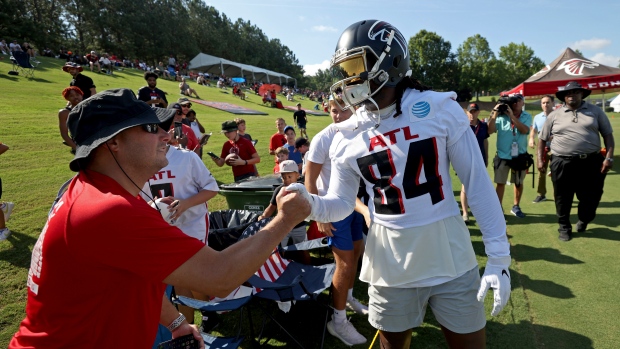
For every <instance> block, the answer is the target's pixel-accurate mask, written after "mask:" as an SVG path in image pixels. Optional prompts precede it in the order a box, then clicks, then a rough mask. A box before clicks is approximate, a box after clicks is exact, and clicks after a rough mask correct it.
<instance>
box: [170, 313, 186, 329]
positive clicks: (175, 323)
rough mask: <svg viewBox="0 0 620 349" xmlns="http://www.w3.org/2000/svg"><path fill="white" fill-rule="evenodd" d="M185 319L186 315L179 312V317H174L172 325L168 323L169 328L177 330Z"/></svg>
mask: <svg viewBox="0 0 620 349" xmlns="http://www.w3.org/2000/svg"><path fill="white" fill-rule="evenodd" d="M183 321H185V315H183V314H179V317H178V318H176V319H174V321H172V323H171V324H170V325H168V330H169V331H170V332H172V331H174V330H176V329H177V328H178V327H179V326H181V324H182V323H183Z"/></svg>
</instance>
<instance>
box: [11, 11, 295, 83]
mask: <svg viewBox="0 0 620 349" xmlns="http://www.w3.org/2000/svg"><path fill="white" fill-rule="evenodd" d="M0 8H1V9H2V11H0V38H5V39H6V40H7V42H9V40H13V39H17V40H18V42H19V43H20V44H21V43H22V42H24V41H26V42H30V43H31V44H33V45H34V46H35V47H36V48H37V50H39V51H43V49H45V48H50V49H51V50H52V51H53V52H55V53H58V50H59V49H60V48H64V49H66V50H71V51H73V52H79V53H81V54H82V55H84V54H85V53H86V52H90V51H91V50H95V51H97V52H107V53H114V54H115V55H116V56H117V57H119V58H121V57H127V58H129V59H136V58H137V59H140V60H143V61H145V62H147V63H148V64H151V65H152V64H156V63H157V62H159V61H162V60H165V58H166V57H168V56H169V55H170V54H172V55H174V56H175V57H176V58H177V61H185V60H187V61H189V60H191V59H192V58H193V57H194V56H196V55H197V54H198V53H200V52H204V53H208V54H210V55H213V56H217V57H222V58H225V59H229V60H232V61H235V62H239V63H244V64H250V65H254V66H257V67H261V68H265V69H269V70H273V71H277V72H279V73H283V74H286V75H289V76H291V77H295V78H301V77H302V75H303V67H302V66H301V65H299V61H298V60H297V58H296V57H295V54H294V53H293V52H292V51H291V50H290V49H289V48H288V47H287V46H286V45H284V44H282V42H280V40H279V39H277V38H273V39H269V38H268V37H267V36H266V35H265V33H263V31H262V30H261V29H260V28H258V27H257V26H256V25H253V24H252V23H250V22H249V21H247V22H246V21H244V20H242V19H238V20H236V21H234V22H233V21H232V20H231V19H230V18H228V17H227V16H226V15H225V14H224V13H219V12H218V11H217V10H216V9H215V8H214V7H212V6H208V5H206V4H205V3H204V2H203V1H201V0H142V1H133V0H0ZM164 64H167V62H166V61H164Z"/></svg>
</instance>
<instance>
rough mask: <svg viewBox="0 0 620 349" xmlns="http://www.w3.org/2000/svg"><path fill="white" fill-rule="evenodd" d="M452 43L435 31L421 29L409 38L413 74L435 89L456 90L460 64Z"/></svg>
mask: <svg viewBox="0 0 620 349" xmlns="http://www.w3.org/2000/svg"><path fill="white" fill-rule="evenodd" d="M451 49H452V45H451V44H450V42H449V41H445V40H444V39H443V38H442V37H441V36H439V35H437V34H436V33H434V32H429V31H426V30H424V29H423V30H420V31H419V32H418V33H417V34H416V35H415V36H412V37H411V38H410V39H409V53H410V55H411V56H410V65H411V69H412V73H413V76H414V77H416V78H417V79H419V80H421V81H422V82H423V83H424V84H426V85H429V86H432V87H433V89H435V90H443V91H445V90H456V89H457V88H458V80H459V66H458V62H457V59H456V55H455V54H454V53H452V52H450V50H451Z"/></svg>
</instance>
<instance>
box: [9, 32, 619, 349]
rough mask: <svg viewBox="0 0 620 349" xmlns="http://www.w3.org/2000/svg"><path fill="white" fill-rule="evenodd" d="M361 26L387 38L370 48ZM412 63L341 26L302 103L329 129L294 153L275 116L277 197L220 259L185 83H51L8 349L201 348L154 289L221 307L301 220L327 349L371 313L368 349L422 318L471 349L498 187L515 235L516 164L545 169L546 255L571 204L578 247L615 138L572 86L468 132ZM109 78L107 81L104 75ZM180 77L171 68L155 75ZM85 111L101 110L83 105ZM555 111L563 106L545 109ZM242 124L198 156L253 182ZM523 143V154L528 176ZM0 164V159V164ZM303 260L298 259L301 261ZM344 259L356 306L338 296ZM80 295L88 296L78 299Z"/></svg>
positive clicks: (497, 226) (504, 278) (499, 282)
mask: <svg viewBox="0 0 620 349" xmlns="http://www.w3.org/2000/svg"><path fill="white" fill-rule="evenodd" d="M377 25H380V26H381V28H383V29H384V30H385V31H386V33H389V34H388V35H387V37H385V36H384V37H379V36H371V35H367V34H368V33H370V32H371V31H372V30H373V28H375V26H377ZM0 48H2V46H0ZM386 53H389V54H386ZM408 55H409V52H408V49H407V42H406V41H405V38H404V36H403V35H402V34H401V33H400V32H399V31H398V29H396V28H395V27H393V26H392V25H390V24H389V23H386V22H379V21H371V20H368V21H360V22H356V23H354V24H352V25H350V26H349V27H347V28H346V29H345V30H344V32H343V33H342V35H341V37H340V39H339V40H338V43H337V47H336V51H335V54H334V57H333V58H332V60H331V64H332V68H333V69H332V70H333V71H336V72H340V73H341V74H342V75H341V76H338V77H337V80H338V81H337V82H336V83H335V84H334V85H333V86H332V88H331V91H330V92H331V93H330V94H329V95H327V94H322V93H319V94H313V93H311V92H310V93H309V94H306V93H307V92H308V91H305V92H304V91H298V92H299V93H300V94H302V95H306V96H307V98H310V96H311V95H312V98H313V99H316V101H317V102H319V103H325V104H326V107H327V108H328V110H329V113H330V115H331V118H332V121H333V123H332V124H330V125H329V126H328V127H326V128H325V129H323V130H322V131H321V132H319V133H318V134H317V135H315V137H314V138H313V139H312V142H310V140H309V139H308V134H307V133H306V127H307V122H308V118H307V115H306V113H305V111H304V110H303V108H302V107H301V104H297V107H298V108H297V111H296V112H295V113H294V116H293V124H294V125H293V126H291V125H287V124H286V121H285V120H284V119H282V118H278V119H277V120H276V122H275V126H276V129H277V132H275V133H274V134H273V135H272V136H271V138H270V141H269V154H270V155H273V156H274V162H275V166H274V171H273V172H274V173H278V174H279V176H280V177H281V179H282V182H283V184H282V185H281V186H279V187H278V188H277V189H276V190H275V192H274V194H273V197H272V199H271V200H270V203H269V205H268V206H267V208H266V209H265V210H264V211H263V212H262V213H261V217H260V218H266V217H271V216H274V218H273V220H271V222H270V223H268V224H267V225H266V226H265V227H264V228H263V229H262V231H261V233H259V234H256V235H254V236H252V237H250V238H248V239H245V240H242V241H240V242H238V243H236V244H234V245H232V246H231V247H229V248H227V249H225V250H224V251H222V252H215V251H214V250H213V249H211V248H209V246H208V239H207V234H208V226H209V225H208V222H207V221H206V220H207V219H208V201H209V200H210V199H211V198H213V197H214V196H215V195H216V194H217V192H218V190H219V189H218V186H217V182H216V181H215V179H214V178H213V176H212V174H211V172H210V171H209V170H208V169H207V166H206V165H205V162H204V161H203V160H202V159H201V158H202V156H203V152H202V148H203V146H204V145H205V144H206V142H208V141H209V136H210V135H211V134H206V130H205V129H204V127H203V126H202V124H201V123H200V121H199V120H198V118H197V115H196V111H195V110H193V109H192V103H191V101H190V100H189V99H188V98H187V96H190V95H192V94H194V95H195V96H196V97H197V98H199V97H198V95H197V94H196V91H195V90H193V89H192V88H190V87H189V85H187V82H186V81H185V80H184V78H182V80H181V81H180V85H179V89H180V92H181V93H182V94H183V95H184V96H183V97H181V98H179V99H178V100H177V101H176V102H169V101H168V99H167V97H166V93H165V92H164V91H162V90H160V89H158V88H157V80H158V78H160V77H161V76H162V75H164V74H163V70H162V72H161V73H162V74H158V72H157V69H150V68H149V69H145V73H144V79H145V82H146V86H143V87H141V88H140V89H139V90H138V91H137V94H136V93H134V92H133V91H131V90H129V89H122V88H121V89H112V90H107V91H103V92H99V93H97V91H96V86H95V84H94V82H93V80H92V79H91V78H89V77H87V76H85V75H83V74H82V72H83V70H84V69H83V68H82V66H81V65H80V64H79V63H78V62H75V61H68V62H67V63H66V64H65V65H64V66H63V68H62V69H63V71H65V72H67V73H69V74H70V75H71V77H72V80H71V82H70V84H69V85H70V86H69V87H67V88H65V89H64V90H63V91H62V96H63V98H64V99H65V100H66V101H67V105H66V107H65V108H64V109H61V110H60V111H59V113H58V118H59V130H60V134H61V137H62V139H63V141H64V143H65V144H66V145H67V146H69V147H70V148H71V151H72V153H74V158H73V160H72V161H71V162H70V163H69V168H70V169H71V170H72V171H75V172H76V176H75V177H74V178H73V179H72V180H71V182H70V183H69V185H68V187H67V189H66V192H64V194H62V196H61V197H59V198H58V200H57V201H56V203H55V205H54V207H53V208H52V210H51V212H50V214H49V216H48V220H47V223H46V225H45V227H44V228H43V231H42V233H41V235H40V236H39V239H38V240H37V242H36V244H35V246H34V250H33V255H32V261H31V268H30V272H29V274H28V280H27V286H28V291H27V293H28V301H27V305H26V317H25V319H24V320H23V321H22V323H21V324H20V327H19V330H18V332H17V333H16V334H15V336H14V337H13V338H12V340H11V342H10V344H9V348H23V347H35V348H36V347H41V348H43V347H45V348H47V347H75V346H83V347H115V346H117V345H118V343H119V340H122V343H123V346H126V347H139V348H147V347H149V346H151V345H152V344H153V341H154V339H155V333H156V329H157V325H158V324H159V325H161V326H163V327H165V328H167V329H168V331H169V333H170V335H171V336H172V337H173V338H177V337H180V336H183V335H192V336H193V337H194V338H195V339H197V340H199V341H202V339H201V337H200V334H199V331H198V328H197V327H196V326H195V325H192V324H193V323H194V319H193V315H194V312H193V310H192V309H188V308H179V309H178V310H177V309H175V307H174V306H173V305H172V304H171V303H170V301H169V300H168V298H167V297H165V296H164V290H165V288H166V285H172V286H174V287H175V290H176V294H177V295H186V296H190V297H194V298H198V299H203V300H207V299H209V298H210V297H212V296H217V297H226V296H227V295H228V294H229V293H230V292H231V291H232V290H233V289H235V288H236V287H238V286H239V285H241V284H242V283H243V282H245V281H246V280H247V279H248V277H250V276H251V275H252V274H253V273H254V272H256V270H257V269H258V268H259V267H260V266H261V265H262V264H263V262H264V261H265V260H266V259H267V258H268V257H269V255H270V254H271V253H272V251H273V248H274V246H276V245H278V244H282V245H288V244H292V243H298V242H303V241H305V240H307V226H306V223H305V220H306V219H310V220H312V221H315V222H316V226H317V229H318V231H319V232H321V233H322V234H323V235H325V236H328V237H329V244H330V246H331V248H332V252H333V255H334V259H335V262H336V271H335V273H334V276H333V280H332V284H333V293H332V304H333V314H332V316H331V319H330V321H329V322H328V323H327V330H328V331H329V333H330V334H331V335H333V336H334V337H336V338H338V339H339V340H341V341H342V342H343V343H344V344H346V345H349V346H352V345H360V344H363V343H366V342H367V338H365V337H364V336H363V335H361V334H360V333H359V332H358V331H357V329H355V327H354V326H353V325H352V323H351V322H350V321H349V319H348V318H347V312H346V311H347V309H348V310H351V311H353V312H355V313H356V314H357V315H360V316H367V317H368V321H369V323H370V324H371V325H372V326H373V327H374V328H376V329H377V330H378V331H379V335H380V337H379V338H380V343H381V347H382V348H408V347H409V346H410V342H411V339H412V329H413V328H416V327H418V326H420V325H421V324H422V322H423V320H424V315H425V310H426V308H427V307H430V309H431V310H432V313H433V314H434V316H435V318H436V319H437V322H438V323H439V325H440V327H441V329H442V332H443V334H444V336H445V339H446V342H447V344H448V346H449V347H451V348H484V347H485V345H486V344H485V343H486V339H485V336H486V333H485V326H486V315H485V311H484V298H485V296H486V293H487V291H488V290H489V289H492V290H493V293H494V294H493V308H492V310H491V315H492V316H496V315H498V314H499V313H500V312H501V311H502V309H503V308H504V307H505V306H506V304H507V303H508V300H509V297H510V292H511V286H510V283H511V278H510V270H509V267H510V264H511V256H510V244H509V243H508V238H507V235H506V220H505V218H504V213H503V211H504V210H503V208H502V201H503V196H504V192H505V186H506V183H507V182H508V181H510V183H512V184H513V194H514V197H513V204H512V207H511V209H510V213H511V214H513V215H514V216H516V217H518V218H520V219H524V218H526V215H525V213H523V212H522V210H521V208H520V202H521V200H522V199H523V198H522V196H523V182H524V178H525V173H526V171H527V168H529V167H530V166H532V164H535V165H536V167H537V168H538V170H539V173H542V175H540V176H539V185H538V188H537V194H538V196H537V197H536V198H534V203H539V202H542V201H545V200H546V196H547V190H546V184H545V183H546V179H547V176H546V174H547V168H550V172H551V181H552V183H553V188H554V195H553V197H554V201H555V205H556V211H557V216H558V225H559V228H558V231H559V239H561V240H563V241H569V240H571V237H572V231H573V229H572V226H571V221H570V212H571V206H572V202H573V199H574V196H575V195H577V198H578V199H579V207H578V212H577V215H578V219H579V221H578V223H577V225H576V229H575V231H576V232H583V231H585V230H586V229H587V226H588V224H589V223H590V222H592V220H593V219H594V218H595V215H596V209H597V206H598V204H599V202H600V200H601V196H602V193H603V186H604V180H605V176H606V174H607V172H608V171H609V170H610V169H611V168H612V166H613V154H614V147H615V145H614V138H613V131H612V129H611V125H610V123H609V119H608V118H607V116H606V115H605V113H604V112H603V111H601V110H600V108H598V107H596V106H594V105H592V104H590V103H587V102H585V101H584V100H583V99H584V98H585V97H587V96H588V95H589V93H590V91H589V90H588V89H585V88H583V87H582V86H581V85H579V84H578V83H576V82H570V83H568V84H567V85H566V86H565V87H564V88H563V89H562V90H560V91H558V92H557V93H556V94H555V96H552V95H549V96H545V97H544V98H542V100H541V107H542V109H543V112H542V113H540V114H539V115H536V117H532V115H531V114H529V113H528V112H526V111H524V110H523V105H524V97H523V96H521V95H514V96H511V97H510V98H508V97H507V98H503V99H501V100H500V102H499V103H498V104H497V105H495V107H494V108H493V110H492V112H491V114H490V117H489V119H488V120H486V121H484V120H480V119H479V113H480V107H479V106H478V105H477V104H476V103H471V104H469V105H468V106H467V108H466V110H465V111H464V110H463V109H462V108H461V107H460V106H459V104H458V103H457V102H456V94H455V93H454V92H435V91H432V89H430V88H429V87H427V86H425V85H424V84H423V83H422V82H420V81H418V80H417V79H415V78H414V77H412V76H411V70H410V67H409V60H408V59H405V58H407V57H408ZM84 59H85V61H84V62H85V63H84V66H86V65H88V66H89V68H90V70H91V72H94V70H95V69H98V70H101V69H102V65H101V63H102V61H101V60H100V59H98V58H97V56H96V52H94V51H93V52H91V53H90V56H89V55H86V56H84ZM105 62H106V61H103V63H104V66H106V69H109V70H110V74H112V72H111V70H112V69H111V68H110V67H109V66H110V65H112V63H111V60H109V62H110V63H109V64H105ZM160 65H161V63H160ZM176 66H177V63H176V60H175V58H174V57H173V55H170V57H169V61H168V67H170V68H171V69H172V67H174V69H176ZM162 67H163V65H162ZM352 67H356V68H357V67H362V68H363V69H362V70H358V69H353V70H352ZM163 68H165V70H167V68H166V67H163ZM175 72H176V71H175ZM197 78H200V76H199V77H197ZM202 78H203V79H204V78H205V77H204V75H203V76H202ZM220 80H224V84H225V81H226V80H225V78H224V77H218V83H219V82H220ZM254 87H256V86H254ZM292 93H293V94H294V93H297V92H294V91H292V90H291V89H287V90H286V92H284V94H285V95H286V96H287V97H288V95H290V94H292ZM92 95H96V96H97V98H90V99H87V98H88V97H90V96H92ZM271 97H273V96H270V98H271ZM554 98H557V99H559V100H560V101H561V102H563V105H562V106H561V107H560V108H558V109H557V110H553V109H554V108H553V103H554ZM246 126H247V125H246V121H245V120H243V119H240V118H238V119H235V120H227V121H225V122H223V123H222V125H221V133H222V134H223V135H224V137H225V138H226V141H225V142H224V143H223V144H222V149H221V152H220V155H219V156H218V155H217V154H214V153H209V156H210V158H211V159H212V161H213V163H214V164H215V165H217V166H219V167H222V166H224V165H228V166H230V167H231V170H232V173H233V177H234V180H235V181H242V180H244V179H247V178H250V177H253V176H258V175H259V173H258V171H257V167H256V164H257V163H259V162H260V161H261V158H260V156H259V154H258V152H257V151H256V148H255V142H253V139H252V137H251V136H250V135H249V134H248V133H246ZM297 130H299V133H300V134H299V136H300V137H298V136H297ZM493 133H497V153H496V154H495V156H494V157H493V160H492V164H493V170H494V175H493V180H491V178H489V176H488V174H487V166H488V163H489V154H488V139H489V136H490V135H491V134H493ZM600 136H602V138H603V143H604V151H603V152H602V151H601V150H602V146H601V142H600ZM535 138H537V139H538V145H536V144H535ZM528 146H529V147H530V148H533V149H536V160H533V159H532V157H531V156H529V155H528V152H527V148H528ZM6 150H8V147H7V146H5V145H3V144H2V143H0V154H2V153H3V152H5V151H6ZM450 167H453V168H454V170H455V172H456V174H457V176H458V178H459V179H460V181H461V183H462V186H461V210H459V207H458V205H457V203H456V201H455V199H454V197H453V195H450V194H451V193H452V180H451V173H450ZM302 175H303V181H302V182H300V180H301V179H300V178H302V177H301V176H302ZM493 184H495V187H494V185H493ZM1 194H2V190H1V182H0V196H1ZM1 208H2V210H1V211H0V212H1V213H0V239H6V237H8V235H9V234H10V231H8V229H7V228H6V225H5V222H6V221H7V220H8V218H9V217H10V215H11V212H12V210H13V205H12V203H10V202H6V203H3V204H2V206H1ZM470 209H471V214H472V215H473V216H474V217H475V218H476V222H477V224H478V225H479V227H480V231H481V233H482V236H483V239H482V241H483V243H484V247H485V251H486V254H487V256H488V262H487V264H486V267H485V270H484V273H483V274H482V276H481V275H480V272H479V267H478V263H477V260H476V255H475V253H474V250H473V247H472V243H471V239H470V235H469V231H468V228H467V224H468V223H469V216H470V212H469V211H470ZM162 218H163V219H162ZM118 222H122V224H121V225H119V224H118ZM364 233H366V234H367V240H366V242H364V238H363V237H364ZM92 246H96V248H92ZM43 257H45V258H43ZM300 258H301V259H302V260H303V261H304V262H306V263H308V262H309V256H308V255H307V254H305V255H302V256H300ZM360 258H361V260H362V265H361V271H360V276H359V278H360V280H361V281H363V282H364V283H366V284H368V296H369V302H368V305H365V304H362V303H361V302H360V301H359V300H357V299H356V298H355V297H354V296H353V285H354V281H355V275H356V273H357V270H358V263H359V260H360ZM214 265H216V266H217V268H213V266H214ZM84 284H88V285H89V286H90V287H89V292H75V290H80V289H81V287H82V286H83V285H84ZM67 290H69V291H67ZM127 300H130V301H129V302H128V301H127ZM119 304H120V305H122V308H123V310H124V311H123V315H122V316H119V315H118V310H117V309H118V307H119ZM77 305H79V307H78V306H77ZM66 314H71V315H70V316H68V315H66ZM90 314H96V317H97V318H100V319H102V320H103V321H97V326H92V324H90V323H88V322H85V321H84V318H85V317H86V316H88V315H90ZM203 316H204V314H203ZM111 319H114V321H110V320H111ZM203 320H204V321H206V320H208V319H206V318H205V317H203ZM111 333H114V336H110V334H111Z"/></svg>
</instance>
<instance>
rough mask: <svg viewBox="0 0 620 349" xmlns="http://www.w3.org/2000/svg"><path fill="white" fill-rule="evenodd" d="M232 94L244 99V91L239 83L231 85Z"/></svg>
mask: <svg viewBox="0 0 620 349" xmlns="http://www.w3.org/2000/svg"><path fill="white" fill-rule="evenodd" d="M233 96H237V97H239V98H241V100H244V101H245V93H244V92H243V91H242V90H241V88H239V84H235V85H234V86H233Z"/></svg>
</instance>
